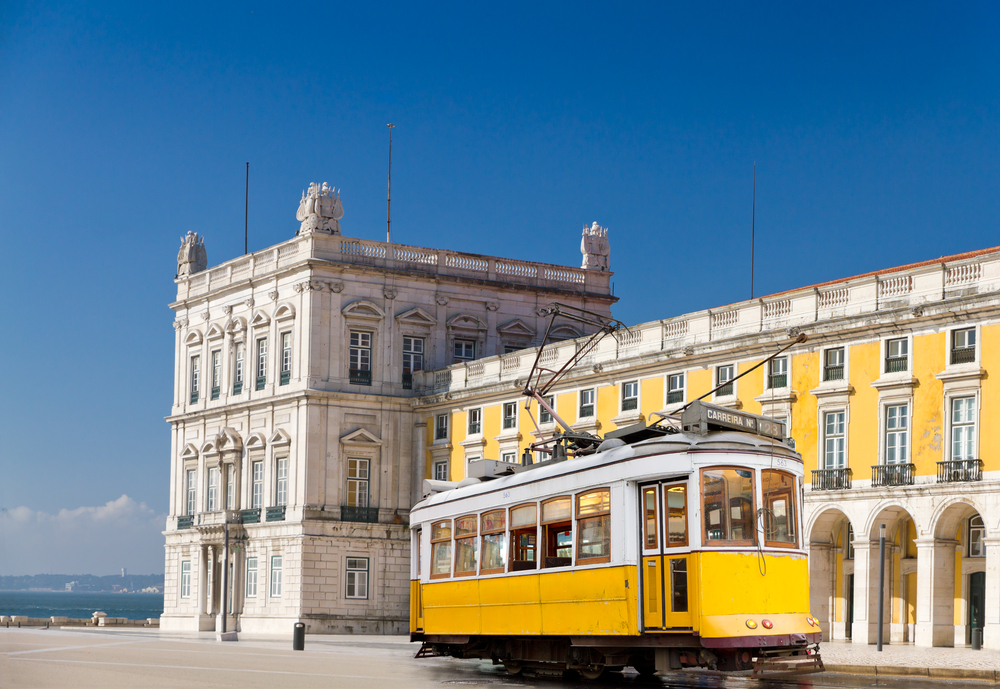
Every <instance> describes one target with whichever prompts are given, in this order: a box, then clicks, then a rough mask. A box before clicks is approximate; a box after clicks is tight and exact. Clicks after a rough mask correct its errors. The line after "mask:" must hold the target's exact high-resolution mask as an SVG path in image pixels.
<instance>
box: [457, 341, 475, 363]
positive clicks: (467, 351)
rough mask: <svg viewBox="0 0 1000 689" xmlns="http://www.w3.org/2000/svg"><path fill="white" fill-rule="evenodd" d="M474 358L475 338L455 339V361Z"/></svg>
mask: <svg viewBox="0 0 1000 689" xmlns="http://www.w3.org/2000/svg"><path fill="white" fill-rule="evenodd" d="M475 358H476V341H475V340H455V361H456V362H459V361H472V360H473V359H475Z"/></svg>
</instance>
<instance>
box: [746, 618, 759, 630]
mask: <svg viewBox="0 0 1000 689" xmlns="http://www.w3.org/2000/svg"><path fill="white" fill-rule="evenodd" d="M747 627H749V628H750V629H756V628H757V623H756V622H754V621H753V620H747Z"/></svg>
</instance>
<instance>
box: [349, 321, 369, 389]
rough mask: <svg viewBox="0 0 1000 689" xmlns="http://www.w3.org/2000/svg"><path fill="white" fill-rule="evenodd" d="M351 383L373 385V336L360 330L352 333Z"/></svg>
mask: <svg viewBox="0 0 1000 689" xmlns="http://www.w3.org/2000/svg"><path fill="white" fill-rule="evenodd" d="M349 363H350V367H351V383H352V384H354V385H371V384H372V334H371V333H366V332H362V331H360V330H352V331H351V347H350V361H349Z"/></svg>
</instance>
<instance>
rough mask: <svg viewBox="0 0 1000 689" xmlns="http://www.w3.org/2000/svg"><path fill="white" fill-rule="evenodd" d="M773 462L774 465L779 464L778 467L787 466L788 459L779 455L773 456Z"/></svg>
mask: <svg viewBox="0 0 1000 689" xmlns="http://www.w3.org/2000/svg"><path fill="white" fill-rule="evenodd" d="M774 464H775V465H776V466H779V467H787V466H788V460H787V459H782V458H781V457H775V458H774Z"/></svg>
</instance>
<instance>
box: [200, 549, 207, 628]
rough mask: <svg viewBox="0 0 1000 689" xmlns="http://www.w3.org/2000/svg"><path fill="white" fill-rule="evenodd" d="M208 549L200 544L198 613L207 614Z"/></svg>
mask: <svg viewBox="0 0 1000 689" xmlns="http://www.w3.org/2000/svg"><path fill="white" fill-rule="evenodd" d="M207 554H208V549H207V548H206V547H205V546H203V545H201V546H198V615H199V616H200V615H204V614H205V602H206V601H207V600H208V562H207V560H208V558H207Z"/></svg>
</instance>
